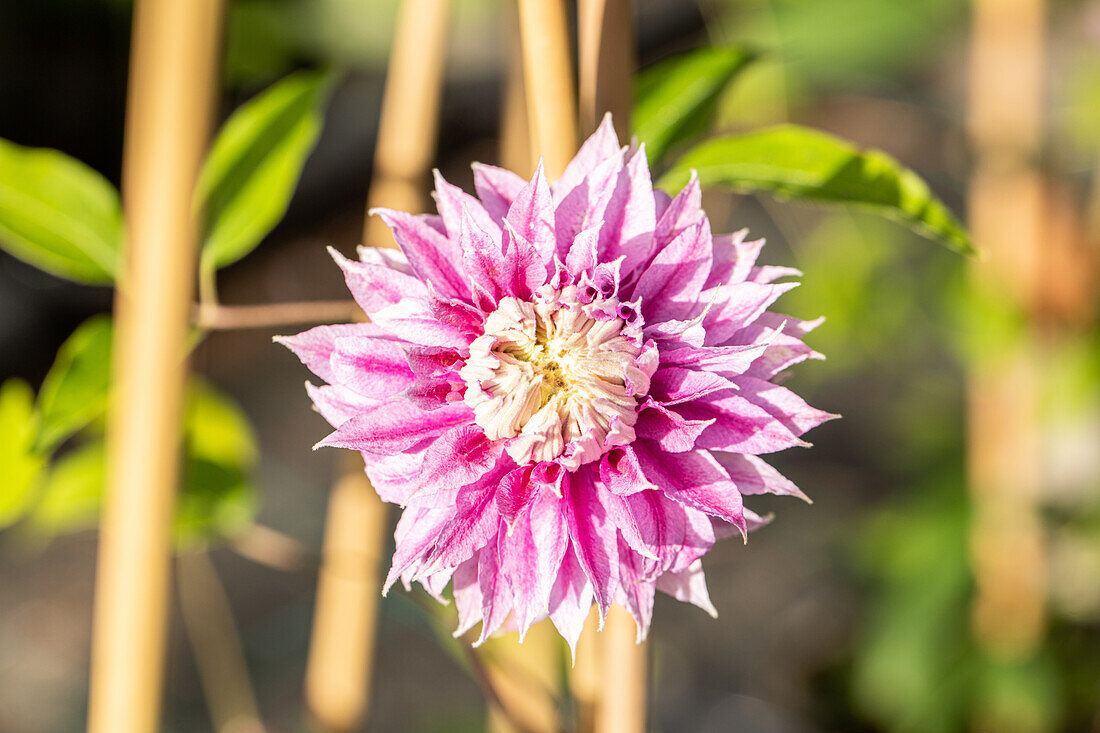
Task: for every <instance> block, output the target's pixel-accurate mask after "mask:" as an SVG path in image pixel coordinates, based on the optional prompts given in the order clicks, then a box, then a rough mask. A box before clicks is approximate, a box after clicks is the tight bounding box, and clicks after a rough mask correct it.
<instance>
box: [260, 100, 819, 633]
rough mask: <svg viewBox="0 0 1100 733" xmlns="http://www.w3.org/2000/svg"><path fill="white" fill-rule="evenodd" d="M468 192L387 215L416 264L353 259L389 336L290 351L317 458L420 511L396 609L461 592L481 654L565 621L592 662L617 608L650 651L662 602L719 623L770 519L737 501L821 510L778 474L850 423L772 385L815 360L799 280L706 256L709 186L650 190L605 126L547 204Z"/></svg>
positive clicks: (336, 333) (445, 193) (638, 159)
mask: <svg viewBox="0 0 1100 733" xmlns="http://www.w3.org/2000/svg"><path fill="white" fill-rule="evenodd" d="M474 184H475V187H476V189H477V197H474V196H471V195H469V194H467V193H465V192H463V191H462V190H460V189H459V188H457V187H455V186H453V185H451V184H449V183H447V182H446V181H444V180H443V178H442V177H440V176H439V175H438V174H436V181H435V199H436V205H437V208H438V211H439V214H438V215H424V216H413V215H411V214H407V213H404V212H400V211H391V210H387V209H378V210H376V211H375V212H374V213H376V214H377V215H379V216H381V217H382V219H383V220H384V221H385V222H386V224H387V225H388V226H389V227H390V228H391V229H392V231H393V234H394V236H395V238H396V240H397V243H398V245H399V246H400V252H397V251H394V250H387V249H375V248H369V247H367V248H361V249H360V252H359V261H352V260H347V259H345V258H343V257H341V256H340V255H339V254H337V253H336V252H333V256H334V257H335V259H336V261H337V263H338V264H339V266H340V267H341V268H342V269H343V272H344V275H345V278H346V281H347V285H348V287H349V288H350V290H351V292H352V294H353V295H354V297H355V299H356V301H357V302H358V304H359V305H360V306H361V307H362V308H363V310H364V311H365V312H366V313H367V315H368V316H369V317H370V323H364V324H348V325H333V326H320V327H318V328H314V329H312V330H310V331H306V332H305V333H302V334H299V335H297V336H293V337H289V338H285V339H282V342H283V343H285V344H286V345H287V346H288V347H289V348H290V349H292V350H293V351H294V352H295V353H296V354H297V355H298V356H299V357H300V358H301V359H302V361H303V362H304V363H305V364H306V365H307V366H308V367H309V368H310V369H311V370H312V371H313V372H314V373H315V374H316V375H317V376H318V377H320V378H321V379H322V380H324V381H325V382H326V383H327V384H325V385H322V386H313V385H310V384H307V389H308V391H309V394H310V396H311V398H312V400H313V402H314V404H315V405H316V407H317V409H318V410H319V411H320V412H321V414H322V415H324V417H325V418H326V419H327V420H328V421H329V422H330V423H331V424H332V425H333V426H334V427H335V428H336V430H335V432H333V433H332V434H331V435H329V436H328V437H327V438H325V439H324V440H322V441H321V442H320V443H318V446H338V447H342V448H349V449H352V450H356V451H360V452H361V453H362V455H363V458H364V461H365V464H366V472H367V475H368V476H369V477H370V479H371V482H372V483H373V485H374V487H375V489H376V490H377V491H378V493H379V495H380V496H381V497H382V499H383V500H385V501H387V502H392V503H394V504H398V505H400V506H401V507H402V508H403V512H402V514H401V518H400V521H399V522H398V524H397V529H396V533H395V539H396V549H395V552H394V556H393V564H392V567H391V569H390V572H389V576H388V577H387V579H386V582H385V591H388V590H389V588H390V587H391V586H392V585H393V584H394V583H395V582H396V581H397V580H401V581H402V582H403V583H404V585H405V586H406V587H410V584H411V583H413V582H419V583H420V584H422V585H423V586H424V587H425V588H426V589H427V590H428V592H430V593H432V594H433V595H435V596H436V597H437V598H439V599H440V600H443V593H444V592H445V589H446V587H447V585H448V584H451V585H452V592H453V597H454V600H455V603H456V605H457V609H458V616H459V628H458V630H457V631H456V636H457V635H459V634H463V633H465V632H467V631H468V630H470V629H471V628H473V627H474V626H475V625H476V624H477V623H479V622H480V623H481V633H480V638H479V640H478V643H480V642H481V641H484V640H485V639H486V638H487V637H488V636H489V635H491V634H493V633H494V632H496V631H497V630H499V629H501V628H502V627H503V626H504V625H505V624H507V625H508V628H517V629H518V630H519V632H520V635H521V638H522V635H523V634H524V633H526V631H527V629H528V628H529V627H530V625H531V624H532V623H534V622H535V621H538V620H540V619H542V618H545V617H547V616H549V617H550V619H552V621H553V623H554V624H555V626H556V627H557V628H558V630H559V632H560V633H561V634H562V636H564V637H565V638H566V640H568V641H569V643H570V644H571V645H575V643H576V640H577V637H578V636H579V634H580V630H581V627H582V625H583V624H584V621H585V619H586V617H587V616H588V615H589V613H590V611H591V608H592V605H593V604H595V605H596V606H597V607H598V609H599V614H600V618H601V621H602V619H603V617H604V616H605V615H606V613H607V610H608V607H609V606H610V605H611V604H612V603H619V604H620V605H622V606H623V607H625V608H626V609H627V610H628V611H629V612H630V613H631V614H632V615H633V616H634V618H635V620H636V621H637V626H638V636H639V639H641V638H644V637H645V634H646V632H647V630H648V628H649V625H650V619H651V617H652V613H653V601H654V595H655V592H656V591H658V590H659V591H662V592H664V593H667V594H669V595H671V596H673V597H675V598H678V599H680V600H683V601H687V602H690V603H693V604H695V605H697V606H699V607H701V608H703V609H705V610H706V611H708V612H710V613H711V614H714V613H715V611H714V608H713V606H712V604H711V601H710V598H709V596H708V593H707V587H706V582H705V580H704V576H703V569H702V563H701V558H702V557H703V555H705V554H706V553H707V551H708V550H709V549H710V548H711V546H712V545H713V544H714V542H715V540H716V539H718V538H721V537H724V536H728V535H732V534H740V535H741V536H747V533H748V532H749V531H750V530H752V529H755V528H756V527H759V526H761V525H762V524H764V523H765V519H763V518H761V517H760V516H759V515H757V514H755V513H753V512H752V511H750V510H749V509H747V508H745V506H744V505H743V503H742V498H743V497H744V496H745V495H754V494H762V493H772V494H784V495H791V496H798V497H803V495H802V493H801V492H800V491H799V490H798V488H797V487H795V486H794V484H792V483H791V482H790V481H788V480H787V479H786V478H784V477H783V476H781V475H780V474H779V473H778V472H777V471H775V470H774V469H773V468H771V467H770V466H769V465H768V464H767V463H765V462H764V461H763V460H761V459H760V458H759V456H760V455H762V454H767V453H772V452H774V451H779V450H783V449H785V448H790V447H792V446H805V445H808V444H807V443H805V442H804V441H803V440H802V439H801V436H802V434H803V433H805V432H806V431H807V430H809V429H810V428H812V427H814V426H816V425H818V424H820V423H822V422H824V421H825V420H828V419H830V418H831V417H834V416H832V415H829V414H827V413H824V412H822V411H820V410H816V409H814V408H812V407H810V406H808V405H807V404H806V403H805V402H804V401H803V400H802V399H800V398H799V397H798V396H796V395H795V394H794V393H793V392H791V391H789V390H787V389H785V388H784V387H781V386H779V385H778V384H776V379H777V378H778V377H779V376H780V374H781V373H782V372H783V371H784V370H785V369H786V368H787V367H789V366H791V365H792V364H795V363H797V362H800V361H803V360H805V359H807V358H818V357H819V355H818V354H816V353H815V352H814V351H813V350H812V349H810V348H809V347H807V346H806V345H805V344H804V343H803V342H802V337H803V336H804V335H805V334H806V333H807V332H809V331H810V330H811V329H813V328H814V327H815V326H816V325H817V324H818V321H809V322H807V321H800V320H797V319H794V318H790V317H788V316H782V315H778V314H775V313H773V312H771V311H769V310H768V309H769V307H770V306H771V305H772V303H774V302H775V300H776V299H777V298H779V297H780V296H781V295H782V294H783V293H785V292H787V291H788V290H790V289H791V288H793V287H795V285H796V283H792V282H778V280H780V279H782V278H785V277H789V276H793V275H798V274H799V273H798V272H797V271H795V270H792V269H789V268H783V267H768V266H764V267H759V266H756V265H755V261H756V257H757V253H758V252H759V251H760V248H761V245H762V244H763V241H762V240H758V241H746V239H745V232H743V231H742V232H738V233H736V234H730V235H719V236H714V235H712V233H711V228H710V222H709V221H708V220H707V217H706V215H705V214H704V213H703V210H702V208H701V205H700V188H699V182H698V181H697V180H695V179H694V178H693V179H692V180H691V182H690V183H689V184H688V185H687V187H686V188H684V190H682V191H680V192H679V193H678V194H677V195H676V197H675V198H671V197H670V196H668V195H667V194H665V193H664V192H662V191H659V190H654V188H653V185H652V183H651V180H650V174H649V168H648V165H647V162H646V156H645V149H644V146H642V147H639V148H637V149H633V148H624V147H621V146H620V144H619V141H618V140H617V139H616V136H615V133H614V130H613V128H612V125H611V121H610V118H607V119H605V120H604V122H603V124H602V125H601V126H600V128H599V130H597V131H596V133H595V134H594V135H593V136H592V137H591V138H589V140H588V141H587V142H586V143H585V144H584V146H583V147H582V148H581V150H580V152H579V153H578V154H577V156H576V158H574V160H573V161H572V162H571V163H570V164H569V166H568V168H567V169H566V170H565V172H564V173H563V174H562V176H561V178H559V179H558V180H557V181H556V182H555V183H554V184H552V185H551V184H548V183H547V180H546V178H545V176H544V174H543V170H542V166H541V165H540V166H539V168H538V170H536V172H535V175H534V177H533V178H532V179H531V180H530V181H525V180H523V179H522V178H520V177H519V176H517V175H515V174H513V173H510V172H508V171H506V170H503V169H500V168H495V167H493V166H488V165H475V166H474ZM803 498H804V497H803ZM385 591H384V592H385Z"/></svg>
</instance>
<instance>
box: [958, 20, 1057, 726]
mask: <svg viewBox="0 0 1100 733" xmlns="http://www.w3.org/2000/svg"><path fill="white" fill-rule="evenodd" d="M973 9H974V15H973V26H972V28H973V37H972V48H971V67H970V89H971V92H970V94H971V98H970V116H969V121H968V122H969V128H970V135H971V140H972V142H973V145H974V148H975V171H974V174H973V177H972V180H971V188H970V194H971V195H970V220H971V226H972V229H973V233H974V238H975V240H976V242H977V243H978V246H979V247H980V248H981V249H983V250H985V252H986V254H987V257H986V258H985V261H984V262H982V263H980V264H978V265H977V266H976V267H975V271H974V287H975V288H976V290H977V291H978V292H979V293H980V294H981V297H984V298H991V299H995V300H994V302H1000V303H1003V304H1006V305H1008V306H1009V307H1012V308H1016V309H1019V310H1021V311H1022V312H1023V313H1025V314H1026V315H1027V316H1028V319H1027V321H1028V322H1027V324H1026V325H1025V327H1024V329H1023V331H1022V333H1020V334H1019V335H1018V336H1016V337H1015V338H1013V339H1012V341H1011V343H1007V344H1001V345H998V346H995V347H994V350H993V351H992V353H987V354H983V355H982V356H981V357H980V358H978V359H976V360H975V361H974V363H973V364H972V365H971V368H970V378H969V385H968V392H969V405H968V419H969V426H968V430H969V436H968V450H969V467H968V470H969V478H970V486H971V492H972V497H973V506H974V518H973V521H972V527H971V553H972V562H973V568H974V575H975V581H976V598H975V600H974V606H973V609H972V611H973V627H974V633H975V637H976V639H977V641H978V644H979V646H980V647H981V648H982V650H983V651H984V653H986V654H987V655H990V656H992V657H994V658H999V659H1009V660H1011V659H1021V658H1026V657H1028V656H1029V655H1031V654H1032V653H1034V651H1035V650H1036V649H1037V647H1038V645H1039V644H1040V643H1041V640H1042V637H1043V634H1044V629H1045V623H1046V611H1045V600H1044V599H1045V585H1046V577H1045V565H1046V560H1045V557H1044V555H1045V552H1044V537H1043V529H1042V523H1041V518H1040V516H1039V506H1038V503H1039V494H1040V491H1041V485H1040V483H1041V478H1040V455H1039V452H1040V434H1039V430H1040V427H1039V392H1040V376H1039V374H1040V369H1039V361H1038V359H1039V356H1040V344H1039V342H1038V340H1037V339H1038V334H1037V332H1036V330H1035V324H1034V323H1033V322H1032V318H1031V314H1033V312H1034V307H1035V302H1036V296H1037V293H1038V292H1039V287H1040V285H1041V283H1040V281H1039V277H1038V273H1040V272H1041V268H1040V267H1038V263H1039V259H1040V257H1041V256H1042V253H1041V251H1040V248H1041V247H1042V246H1043V236H1042V218H1043V212H1042V209H1043V200H1042V199H1043V192H1042V189H1043V186H1042V180H1041V178H1040V176H1039V173H1038V172H1037V171H1036V170H1035V169H1034V167H1033V165H1032V163H1031V161H1032V159H1033V156H1034V155H1035V154H1036V153H1037V152H1038V149H1039V145H1040V141H1041V134H1042V107H1043V84H1042V73H1043V58H1044V44H1043V33H1044V14H1045V11H1046V7H1045V2H1044V0H975V2H974V6H973ZM983 715H984V713H983V712H982V711H979V712H978V713H977V719H976V720H975V721H974V725H975V728H976V729H977V730H998V731H1010V730H1011V731H1026V730H1028V728H1027V727H1026V724H1025V723H1023V722H1020V721H1016V722H1011V723H1010V722H1009V721H1004V720H999V721H996V720H987V719H984V718H983Z"/></svg>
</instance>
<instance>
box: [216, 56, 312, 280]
mask: <svg viewBox="0 0 1100 733" xmlns="http://www.w3.org/2000/svg"><path fill="white" fill-rule="evenodd" d="M331 81H332V77H331V75H330V74H328V73H323V72H315V71H309V72H298V73H296V74H292V75H291V76H288V77H287V78H285V79H283V80H282V81H280V82H279V83H277V84H275V85H274V86H272V87H270V88H269V89H267V90H266V91H264V92H262V93H261V94H259V95H258V96H256V97H255V98H253V99H252V100H250V101H249V102H247V103H246V104H245V105H243V106H242V107H241V108H240V109H238V110H237V111H236V112H234V113H233V115H232V116H231V117H230V118H229V120H228V121H226V123H225V125H224V126H223V127H222V129H221V131H220V132H219V133H218V136H217V138H216V139H215V140H214V145H213V147H212V148H211V150H210V155H209V156H208V157H207V159H206V163H205V164H204V165H203V169H202V172H201V174H200V176H199V182H198V188H197V191H196V203H197V204H198V205H199V206H200V207H201V208H202V210H203V212H204V214H205V217H206V235H205V240H204V244H203V250H202V267H203V268H204V269H205V270H207V271H210V270H214V269H218V268H221V267H225V266H226V265H228V264H231V263H233V262H236V261H237V260H239V259H240V258H242V257H244V256H245V255H246V254H248V253H249V252H251V251H252V250H253V249H254V248H255V247H256V245H258V244H259V243H260V241H261V240H262V239H263V238H264V236H266V235H267V233H268V232H270V231H271V229H272V228H273V227H274V226H275V225H276V224H277V223H278V222H279V220H280V219H282V218H283V215H284V214H285V213H286V209H287V206H288V205H289V204H290V198H291V196H292V195H293V193H294V189H295V187H296V186H297V184H298V177H299V176H300V175H301V172H302V166H303V165H304V164H305V161H306V158H307V157H308V156H309V153H310V151H311V150H312V149H313V146H314V144H315V143H316V141H317V136H318V134H319V133H320V131H321V122H322V107H323V106H324V103H325V101H326V99H327V97H328V90H329V89H330V87H331Z"/></svg>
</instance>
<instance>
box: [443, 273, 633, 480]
mask: <svg viewBox="0 0 1100 733" xmlns="http://www.w3.org/2000/svg"><path fill="white" fill-rule="evenodd" d="M608 305H610V306H615V305H617V302H614V303H608V302H607V301H604V302H603V303H601V304H598V305H597V304H589V305H584V304H581V303H580V302H578V301H577V299H576V295H575V289H574V288H573V287H572V286H570V287H567V288H565V289H563V290H562V291H558V290H553V289H550V288H544V289H543V290H541V291H540V292H539V293H538V294H537V295H536V296H535V298H534V300H533V301H521V300H518V299H516V298H512V297H508V298H503V299H502V300H501V301H500V304H499V306H498V308H497V310H495V311H494V312H493V313H491V314H490V315H489V316H488V317H487V318H486V320H485V331H484V333H483V335H482V336H479V337H478V338H477V339H475V340H474V342H473V343H472V344H471V345H470V358H469V360H468V361H467V362H466V365H465V366H464V367H463V368H462V370H461V375H462V378H463V379H464V380H465V382H466V385H467V386H466V394H465V401H466V404H468V405H469V406H470V407H471V408H473V410H474V416H475V419H476V421H477V424H478V425H480V426H481V427H482V428H483V429H484V430H485V434H486V436H487V437H489V438H490V439H491V440H508V441H509V442H508V443H507V444H506V448H505V449H506V450H507V451H508V454H509V455H510V456H511V457H512V459H513V460H515V461H516V462H517V463H519V464H521V465H523V464H526V463H538V462H540V461H552V460H558V462H559V463H561V464H562V465H563V466H564V467H565V468H567V469H572V468H576V467H577V466H579V465H581V464H584V463H588V462H589V461H593V460H595V459H597V458H599V457H600V456H601V455H602V454H603V453H604V452H605V451H606V450H607V449H608V448H610V447H613V446H614V445H623V444H625V443H628V442H630V441H632V440H633V439H634V430H633V426H634V423H635V421H636V420H637V413H636V406H637V399H638V396H639V395H641V394H645V392H646V391H648V385H649V374H648V373H646V370H644V369H640V368H639V367H638V366H637V364H636V360H637V357H638V355H639V353H640V352H641V351H642V349H641V346H640V345H639V336H640V334H638V333H637V329H631V328H630V327H627V326H626V324H625V323H624V321H623V320H622V319H621V318H617V317H611V318H606V319H599V318H594V317H593V316H592V314H593V313H594V310H595V309H597V308H599V309H601V310H605V309H606V308H607V307H608ZM624 330H625V331H626V332H627V333H624ZM649 371H650V372H651V371H652V370H649Z"/></svg>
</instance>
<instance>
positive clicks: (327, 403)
mask: <svg viewBox="0 0 1100 733" xmlns="http://www.w3.org/2000/svg"><path fill="white" fill-rule="evenodd" d="M306 392H307V393H308V394H309V398H310V399H311V400H313V405H314V407H316V408H317V412H319V413H321V416H322V417H323V418H325V420H328V423H329V425H331V426H332V427H334V428H338V427H340V426H341V425H343V424H344V423H345V422H347V421H348V420H350V419H351V418H353V417H355V416H356V415H358V414H359V413H360V412H365V411H367V410H369V409H370V408H372V407H375V406H377V405H378V404H379V403H380V400H374V399H371V398H369V397H364V396H363V395H361V394H359V393H358V392H353V391H351V390H350V389H348V388H347V387H341V386H340V385H338V384H334V385H324V386H321V387H315V386H314V385H312V384H310V383H309V382H306Z"/></svg>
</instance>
